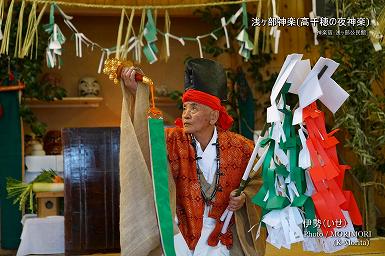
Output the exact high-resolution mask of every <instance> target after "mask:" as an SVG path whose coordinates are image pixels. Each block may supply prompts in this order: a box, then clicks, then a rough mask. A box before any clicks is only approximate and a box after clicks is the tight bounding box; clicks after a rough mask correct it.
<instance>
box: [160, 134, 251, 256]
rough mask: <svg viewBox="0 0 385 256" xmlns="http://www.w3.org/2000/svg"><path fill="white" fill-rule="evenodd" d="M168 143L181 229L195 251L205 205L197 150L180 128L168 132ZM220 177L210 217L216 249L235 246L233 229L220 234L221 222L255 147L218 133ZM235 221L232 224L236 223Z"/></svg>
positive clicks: (210, 243) (189, 137)
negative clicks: (223, 246) (212, 220)
mask: <svg viewBox="0 0 385 256" xmlns="http://www.w3.org/2000/svg"><path fill="white" fill-rule="evenodd" d="M166 142H167V152H168V160H169V163H170V169H171V172H172V176H173V178H174V181H175V185H176V214H177V217H178V221H179V224H178V226H179V229H180V231H181V233H182V235H183V237H184V238H185V240H186V243H187V245H188V247H189V248H190V250H194V248H195V246H196V245H197V243H198V240H199V238H200V235H201V230H202V225H203V223H202V221H203V212H204V207H205V202H204V199H203V197H202V194H201V189H200V183H199V179H198V175H197V171H196V160H195V149H194V147H193V146H192V138H191V136H190V135H187V134H185V133H184V132H183V129H181V128H169V129H167V130H166ZM218 142H219V152H220V153H219V156H220V168H219V169H220V176H219V185H218V190H217V193H216V195H215V199H214V200H213V203H212V205H211V207H212V208H211V211H210V213H209V215H208V217H210V218H213V219H215V220H216V226H215V229H214V231H213V232H212V234H211V235H210V237H209V241H208V244H209V245H211V246H215V245H217V244H218V242H219V241H220V242H221V243H222V244H223V245H226V246H227V247H228V248H230V247H231V246H232V243H233V241H232V240H233V239H232V232H231V229H228V231H227V232H226V233H225V234H223V235H222V234H221V233H220V231H221V228H222V223H221V221H220V220H219V219H220V217H221V215H222V213H223V212H224V211H225V209H226V208H227V206H228V203H229V197H230V193H231V191H233V190H234V189H237V188H238V187H239V184H240V182H241V178H242V175H243V172H244V170H245V168H246V165H247V163H248V161H249V159H250V156H251V153H252V151H253V143H252V142H251V141H250V140H248V139H246V138H244V137H242V136H240V135H238V134H235V133H232V132H229V131H224V130H222V129H220V128H219V129H218ZM233 222H234V221H232V222H231V223H233Z"/></svg>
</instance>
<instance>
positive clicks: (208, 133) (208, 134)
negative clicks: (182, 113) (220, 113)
mask: <svg viewBox="0 0 385 256" xmlns="http://www.w3.org/2000/svg"><path fill="white" fill-rule="evenodd" d="M214 128H215V126H214V125H213V126H210V127H209V128H207V129H205V130H204V131H201V132H199V133H195V134H193V135H194V137H195V138H196V140H197V141H198V142H199V144H200V145H201V149H202V151H205V149H206V147H207V145H208V144H209V142H210V140H211V138H212V137H213V134H214Z"/></svg>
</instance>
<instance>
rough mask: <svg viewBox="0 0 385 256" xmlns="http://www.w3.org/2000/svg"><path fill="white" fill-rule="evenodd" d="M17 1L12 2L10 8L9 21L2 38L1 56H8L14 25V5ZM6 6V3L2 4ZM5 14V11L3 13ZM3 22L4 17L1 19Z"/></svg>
mask: <svg viewBox="0 0 385 256" xmlns="http://www.w3.org/2000/svg"><path fill="white" fill-rule="evenodd" d="M14 2H15V0H12V1H11V3H10V4H9V7H8V15H7V21H6V23H5V27H4V35H3V36H2V38H3V39H2V42H1V48H0V54H7V55H8V46H9V37H10V33H11V24H12V12H13V5H14ZM2 5H4V3H2ZM2 13H3V11H2ZM1 20H3V17H1Z"/></svg>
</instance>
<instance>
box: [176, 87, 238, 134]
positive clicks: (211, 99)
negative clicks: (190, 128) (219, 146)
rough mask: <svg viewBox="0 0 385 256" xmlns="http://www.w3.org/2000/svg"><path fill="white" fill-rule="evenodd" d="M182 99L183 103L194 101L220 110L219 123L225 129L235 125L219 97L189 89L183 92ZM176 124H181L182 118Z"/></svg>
mask: <svg viewBox="0 0 385 256" xmlns="http://www.w3.org/2000/svg"><path fill="white" fill-rule="evenodd" d="M182 101H183V103H184V102H186V101H193V102H196V103H200V104H203V105H206V106H208V107H210V108H212V109H214V110H218V111H219V118H218V122H217V124H218V126H219V127H220V128H222V129H224V130H227V129H229V128H230V127H231V126H232V125H233V122H234V120H233V118H232V117H231V116H230V115H229V114H228V113H227V111H226V108H225V107H224V106H222V105H221V101H220V99H219V98H218V97H215V96H212V95H210V94H208V93H204V92H201V91H198V90H193V89H189V90H187V91H186V92H185V93H184V94H183V97H182ZM175 124H176V125H178V126H180V124H181V120H176V121H175Z"/></svg>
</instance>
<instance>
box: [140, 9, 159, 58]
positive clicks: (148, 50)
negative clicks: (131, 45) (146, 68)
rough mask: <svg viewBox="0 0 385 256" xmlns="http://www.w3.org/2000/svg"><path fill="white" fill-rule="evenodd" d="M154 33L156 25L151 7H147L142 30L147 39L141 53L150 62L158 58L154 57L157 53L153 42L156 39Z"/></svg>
mask: <svg viewBox="0 0 385 256" xmlns="http://www.w3.org/2000/svg"><path fill="white" fill-rule="evenodd" d="M156 33H157V31H156V26H155V22H154V19H153V17H152V13H151V9H147V23H146V26H145V28H144V31H143V35H144V38H145V39H146V41H147V45H145V46H144V47H143V53H144V55H145V56H146V58H147V60H148V62H149V63H150V64H152V63H154V62H156V61H157V60H158V58H157V57H156V54H157V53H158V48H157V47H156V45H155V42H156V41H157V40H158V38H157V36H156Z"/></svg>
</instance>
